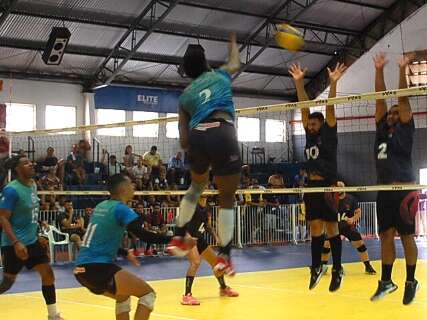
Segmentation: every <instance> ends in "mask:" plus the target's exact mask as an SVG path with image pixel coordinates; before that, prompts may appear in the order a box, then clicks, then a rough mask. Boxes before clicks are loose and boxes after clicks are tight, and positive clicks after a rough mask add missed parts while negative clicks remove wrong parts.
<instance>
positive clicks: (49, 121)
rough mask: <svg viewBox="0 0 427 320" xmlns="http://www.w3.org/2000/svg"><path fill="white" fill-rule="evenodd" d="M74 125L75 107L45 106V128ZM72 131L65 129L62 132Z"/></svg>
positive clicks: (70, 132) (69, 132)
mask: <svg viewBox="0 0 427 320" xmlns="http://www.w3.org/2000/svg"><path fill="white" fill-rule="evenodd" d="M75 126H76V108H75V107H64V106H46V112H45V128H46V129H59V128H70V127H75ZM73 133H75V132H74V131H66V132H64V134H73Z"/></svg>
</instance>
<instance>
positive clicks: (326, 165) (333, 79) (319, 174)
mask: <svg viewBox="0 0 427 320" xmlns="http://www.w3.org/2000/svg"><path fill="white" fill-rule="evenodd" d="M345 69H346V67H345V65H344V64H340V63H338V64H337V66H336V67H335V69H334V70H331V69H329V68H328V72H329V80H330V91H329V97H330V98H332V97H335V96H336V91H337V82H338V80H339V79H340V78H341V76H342V74H343V73H344V71H345ZM306 71H307V69H304V70H303V69H301V67H300V66H299V65H295V64H294V65H292V66H291V68H290V69H289V72H290V74H291V75H292V77H293V78H294V81H295V85H296V88H297V93H298V100H299V101H306V100H309V98H308V95H307V93H306V91H305V88H304V76H305V73H306ZM301 113H302V122H303V125H304V129H305V132H306V146H305V150H304V151H305V157H306V160H307V162H306V168H307V173H308V187H329V186H331V185H334V184H335V183H336V181H337V145H338V140H337V120H336V117H335V107H334V105H327V106H326V120H325V118H324V116H323V114H322V113H321V112H313V113H310V109H309V108H303V109H301ZM330 198H332V197H330V195H328V194H326V193H306V194H305V195H304V202H305V205H306V210H307V220H309V221H310V230H311V259H312V261H311V276H310V285H309V289H310V290H311V289H314V288H315V287H316V285H317V284H318V283H319V281H320V278H321V276H322V266H321V255H322V248H323V241H324V236H323V233H324V230H325V229H326V235H327V238H328V239H329V242H330V244H331V251H332V260H333V269H332V280H331V283H330V286H329V291H331V292H333V291H336V290H338V289H339V287H340V286H341V280H342V277H343V275H344V272H343V268H342V265H341V251H342V243H341V237H340V235H339V231H338V222H337V211H336V209H337V208H336V205H337V204H336V203H335V204H334V203H332V202H333V201H328V199H330Z"/></svg>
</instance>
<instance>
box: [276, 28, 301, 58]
mask: <svg viewBox="0 0 427 320" xmlns="http://www.w3.org/2000/svg"><path fill="white" fill-rule="evenodd" d="M276 27H277V32H276V34H275V35H274V37H275V39H276V42H277V44H278V45H279V46H280V47H282V48H284V49H286V50H289V51H293V52H295V51H299V50H300V49H301V48H302V46H303V45H304V37H303V34H302V33H301V32H300V31H299V30H297V29H295V28H294V27H292V26H290V25H289V24H286V23H283V24H279V25H277V26H276Z"/></svg>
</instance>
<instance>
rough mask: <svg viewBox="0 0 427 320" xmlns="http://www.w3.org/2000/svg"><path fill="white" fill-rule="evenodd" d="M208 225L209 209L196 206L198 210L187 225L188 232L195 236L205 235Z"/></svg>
mask: <svg viewBox="0 0 427 320" xmlns="http://www.w3.org/2000/svg"><path fill="white" fill-rule="evenodd" d="M207 225H208V209H207V207H205V208H203V207H201V206H199V205H197V207H196V211H195V213H194V215H193V218H191V220H190V222H189V223H188V225H187V231H188V233H189V234H190V235H191V236H192V237H195V238H201V237H203V235H204V233H205V231H206V226H207Z"/></svg>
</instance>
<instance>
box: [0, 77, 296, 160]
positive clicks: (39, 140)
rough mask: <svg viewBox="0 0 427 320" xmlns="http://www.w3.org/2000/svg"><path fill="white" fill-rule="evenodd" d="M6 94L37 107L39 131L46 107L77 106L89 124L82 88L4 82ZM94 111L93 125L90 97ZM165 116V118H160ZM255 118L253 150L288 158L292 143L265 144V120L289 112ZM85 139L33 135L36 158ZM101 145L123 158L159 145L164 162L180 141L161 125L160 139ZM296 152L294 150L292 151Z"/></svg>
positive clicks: (242, 101) (2, 98)
mask: <svg viewBox="0 0 427 320" xmlns="http://www.w3.org/2000/svg"><path fill="white" fill-rule="evenodd" d="M3 81H4V84H3V91H2V92H0V103H7V102H14V103H25V104H34V105H36V128H37V129H44V128H45V106H46V105H61V106H75V107H76V109H77V125H84V124H85V123H86V124H88V123H87V119H85V95H84V93H83V92H82V87H81V86H80V85H72V84H62V83H53V82H44V81H29V80H15V79H12V80H10V79H3ZM88 99H89V105H90V110H89V112H88V115H89V118H90V123H91V124H94V123H96V116H95V113H96V112H95V109H94V100H93V95H90V94H89V95H88ZM278 103H283V101H280V100H268V99H253V98H244V97H236V98H235V104H236V107H237V108H245V107H255V106H262V105H270V104H278ZM160 116H161V117H162V116H165V115H162V114H161V115H160ZM253 117H257V118H262V120H261V124H260V126H261V142H254V143H245V144H247V145H248V147H249V148H252V147H253V146H260V147H265V148H266V153H267V158H268V156H272V157H276V159H282V158H283V159H287V154H288V144H286V143H285V144H284V143H266V142H265V121H264V120H263V119H265V118H269V119H282V120H287V121H289V120H290V119H291V116H290V113H289V112H286V113H285V112H283V113H273V114H257V115H253ZM131 119H132V112H126V120H131ZM93 136H97V135H96V132H92V137H93ZM83 137H84V135H83V133H80V134H77V135H48V136H47V135H44V136H33V138H34V140H35V148H36V154H35V158H36V159H37V158H39V157H41V156H42V155H44V154H45V150H46V148H47V147H48V146H53V147H54V148H55V149H56V154H57V156H58V157H66V156H67V155H68V154H69V152H70V150H71V145H72V144H73V143H77V142H78V140H80V139H82V138H83ZM97 138H98V139H99V140H100V142H101V146H100V149H102V148H106V149H108V150H109V152H110V153H112V154H116V155H117V156H118V157H119V159H120V158H121V157H122V155H123V153H124V149H125V146H126V145H128V144H130V145H132V146H133V147H134V152H136V153H143V152H145V151H148V150H149V148H150V146H151V145H157V146H158V148H159V152H160V154H161V155H162V157H163V160H164V161H167V160H168V159H169V157H171V156H172V155H174V154H175V153H176V152H177V151H178V150H179V143H178V140H177V139H169V138H166V127H165V125H164V124H160V128H159V136H158V137H157V138H135V137H132V136H131V130H127V136H126V137H109V136H97ZM21 148H22V149H24V150H26V149H27V138H26V137H22V138H19V139H18V138H14V139H13V149H14V150H18V149H21ZM290 149H292V147H291V148H290Z"/></svg>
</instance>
